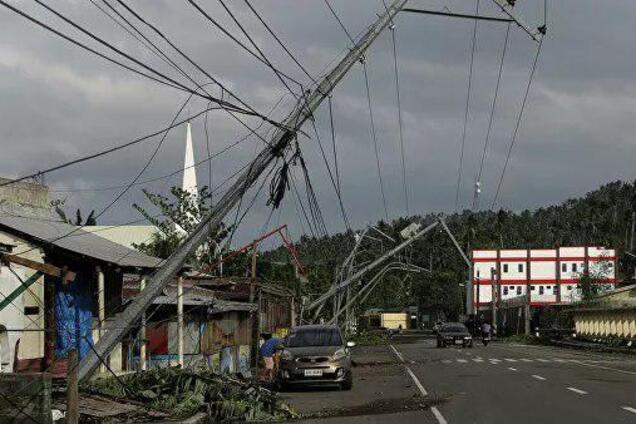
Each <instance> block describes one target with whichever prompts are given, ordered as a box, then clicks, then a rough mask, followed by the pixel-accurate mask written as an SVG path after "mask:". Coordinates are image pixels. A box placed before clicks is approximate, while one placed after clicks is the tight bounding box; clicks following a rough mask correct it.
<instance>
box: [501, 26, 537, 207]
mask: <svg viewBox="0 0 636 424" xmlns="http://www.w3.org/2000/svg"><path fill="white" fill-rule="evenodd" d="M542 45H543V38H541V40H540V41H539V45H538V46H537V52H536V54H535V56H534V61H533V62H532V69H531V70H530V78H528V85H527V86H526V91H525V93H524V95H523V101H522V102H521V109H520V110H519V115H518V116H517V122H516V124H515V129H514V132H513V133H512V140H510V146H509V147H508V153H507V154H506V161H505V162H504V166H503V169H502V171H501V177H500V178H499V184H497V192H496V193H495V197H494V199H493V200H492V205H491V206H490V208H491V209H494V208H495V205H496V204H497V199H498V198H499V193H500V191H501V187H502V185H503V180H504V177H505V175H506V169H507V168H508V161H509V160H510V156H511V154H512V149H513V148H514V146H515V143H516V141H517V134H518V133H519V127H520V126H521V119H522V118H523V112H524V110H525V108H526V103H527V100H528V94H529V93H530V87H531V86H532V80H533V79H534V74H535V71H536V70H537V63H538V61H539V54H541V46H542Z"/></svg>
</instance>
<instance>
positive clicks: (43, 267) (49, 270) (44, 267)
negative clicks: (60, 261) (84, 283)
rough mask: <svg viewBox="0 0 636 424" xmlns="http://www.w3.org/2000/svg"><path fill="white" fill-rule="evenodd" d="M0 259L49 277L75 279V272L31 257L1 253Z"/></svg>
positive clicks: (64, 279) (65, 279)
mask: <svg viewBox="0 0 636 424" xmlns="http://www.w3.org/2000/svg"><path fill="white" fill-rule="evenodd" d="M2 260H3V261H4V262H7V263H8V262H12V263H14V264H18V265H22V266H25V267H27V268H31V269H33V270H35V271H39V272H41V273H43V274H46V275H50V276H51V277H58V278H61V279H62V280H63V281H64V282H67V281H68V282H71V281H75V273H74V272H73V271H69V270H67V269H65V268H58V267H56V266H54V265H51V264H43V263H40V262H36V261H32V260H31V259H27V258H23V257H21V256H16V255H2Z"/></svg>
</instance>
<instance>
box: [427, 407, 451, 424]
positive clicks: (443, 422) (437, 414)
mask: <svg viewBox="0 0 636 424" xmlns="http://www.w3.org/2000/svg"><path fill="white" fill-rule="evenodd" d="M431 412H432V413H433V415H435V418H437V422H438V423H439V424H448V422H447V421H446V420H445V419H444V417H443V416H442V413H441V412H439V409H437V407H436V406H433V407H431Z"/></svg>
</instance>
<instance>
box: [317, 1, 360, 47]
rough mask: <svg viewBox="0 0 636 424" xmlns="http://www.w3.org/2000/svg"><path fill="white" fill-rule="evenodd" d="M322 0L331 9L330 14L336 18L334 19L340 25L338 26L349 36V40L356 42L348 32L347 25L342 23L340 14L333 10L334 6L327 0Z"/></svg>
mask: <svg viewBox="0 0 636 424" xmlns="http://www.w3.org/2000/svg"><path fill="white" fill-rule="evenodd" d="M324 1H325V4H326V5H327V7H328V8H329V11H331V14H332V15H333V17H334V18H336V21H338V25H340V28H342V30H343V31H344V33H345V34H347V38H349V41H351V42H352V43H353V44H355V43H356V42H355V40H354V39H353V37H352V36H351V34H350V33H349V30H347V27H346V26H345V25H344V23H343V22H342V20H341V19H340V16H338V14H337V13H336V11H335V10H334V8H333V7H332V6H331V3H329V0H324Z"/></svg>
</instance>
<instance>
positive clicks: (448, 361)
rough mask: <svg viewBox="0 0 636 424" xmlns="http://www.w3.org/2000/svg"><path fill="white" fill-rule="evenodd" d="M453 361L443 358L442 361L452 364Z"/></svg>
mask: <svg viewBox="0 0 636 424" xmlns="http://www.w3.org/2000/svg"><path fill="white" fill-rule="evenodd" d="M451 362H453V361H451V360H450V359H442V363H444V364H450V363H451Z"/></svg>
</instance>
